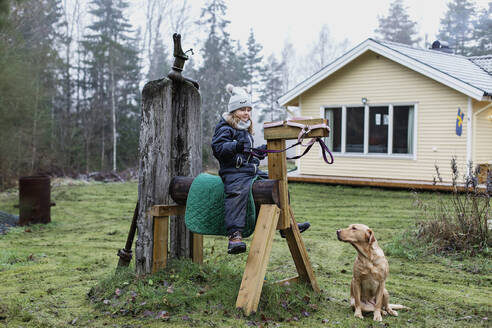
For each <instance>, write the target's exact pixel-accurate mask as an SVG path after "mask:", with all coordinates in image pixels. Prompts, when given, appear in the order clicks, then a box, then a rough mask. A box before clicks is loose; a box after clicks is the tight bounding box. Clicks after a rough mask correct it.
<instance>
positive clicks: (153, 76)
mask: <svg viewBox="0 0 492 328" xmlns="http://www.w3.org/2000/svg"><path fill="white" fill-rule="evenodd" d="M171 57H172V56H171V55H170V54H169V51H168V49H167V48H166V46H165V45H164V42H162V39H161V38H158V39H156V40H155V41H154V47H153V49H152V57H151V60H150V66H149V72H148V74H147V80H148V81H152V80H157V79H162V78H163V77H165V76H167V74H168V73H169V71H170V70H171V63H172V58H171ZM187 66H188V65H187Z"/></svg>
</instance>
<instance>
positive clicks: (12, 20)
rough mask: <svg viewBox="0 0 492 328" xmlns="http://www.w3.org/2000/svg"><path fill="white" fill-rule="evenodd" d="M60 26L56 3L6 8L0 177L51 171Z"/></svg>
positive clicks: (0, 59)
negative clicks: (57, 44) (0, 173)
mask: <svg viewBox="0 0 492 328" xmlns="http://www.w3.org/2000/svg"><path fill="white" fill-rule="evenodd" d="M59 20H60V7H59V3H58V1H56V0H41V1H33V0H32V1H23V2H20V3H16V4H15V5H13V6H12V7H11V11H10V15H9V21H8V22H6V24H4V25H3V26H2V29H1V30H0V89H1V90H4V92H3V93H2V95H1V96H0V117H1V118H0V153H1V155H0V172H2V175H3V176H10V175H12V174H16V175H17V176H19V175H22V174H35V173H37V172H39V171H40V170H50V169H51V168H50V166H51V163H52V161H53V157H52V154H51V152H50V149H49V145H50V130H51V127H50V113H51V109H52V106H53V99H54V96H55V92H56V80H57V79H56V67H57V64H58V59H59V57H58V54H57V52H56V41H57V38H58V33H57V31H56V26H57V24H58V23H59ZM4 115H5V116H4ZM4 147H5V148H4Z"/></svg>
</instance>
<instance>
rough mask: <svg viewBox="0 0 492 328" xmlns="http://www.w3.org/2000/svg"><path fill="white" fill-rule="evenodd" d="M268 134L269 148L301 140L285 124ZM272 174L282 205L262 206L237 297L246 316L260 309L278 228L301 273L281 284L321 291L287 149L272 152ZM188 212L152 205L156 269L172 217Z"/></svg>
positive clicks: (196, 251)
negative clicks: (293, 193)
mask: <svg viewBox="0 0 492 328" xmlns="http://www.w3.org/2000/svg"><path fill="white" fill-rule="evenodd" d="M296 122H297V123H301V124H305V125H316V124H320V123H325V124H326V120H323V119H313V120H302V121H296ZM264 134H265V139H266V140H267V148H268V149H273V150H282V149H285V148H286V145H285V141H286V140H288V139H297V137H298V134H299V129H298V128H295V127H291V126H287V125H284V126H279V127H274V128H269V129H266V130H265V133H264ZM326 136H327V130H324V129H316V130H313V131H311V132H310V133H309V134H308V135H307V137H326ZM268 177H269V179H273V180H277V181H278V191H279V203H280V207H279V206H277V205H275V204H262V205H261V207H260V212H259V214H258V219H257V221H256V227H255V232H254V235H253V240H252V242H251V246H250V250H249V254H248V258H247V261H246V267H245V270H244V274H243V279H242V282H241V287H240V288H239V293H238V296H237V300H236V307H237V308H240V309H242V310H243V311H244V313H245V314H246V315H249V314H251V313H253V312H256V310H257V309H258V303H259V301H260V296H261V290H262V288H263V282H264V277H265V273H266V268H267V265H268V260H269V258H270V252H271V250H272V245H273V237H274V234H275V231H276V230H283V231H284V233H285V237H286V240H287V245H288V247H289V250H290V253H291V255H292V258H293V260H294V264H295V266H296V269H297V273H298V276H296V277H293V278H288V279H284V280H282V281H280V283H285V282H298V281H299V282H304V283H307V284H309V285H310V286H311V288H312V289H313V290H314V291H315V292H319V287H318V283H317V281H316V277H315V275H314V272H313V269H312V266H311V263H310V261H309V257H308V254H307V251H306V247H305V246H304V242H303V240H302V237H301V234H300V232H299V228H298V226H297V222H296V220H295V218H294V213H293V211H292V208H291V207H290V204H289V194H288V185H287V158H286V154H285V152H281V153H269V154H268ZM184 212H185V206H183V205H155V206H153V207H152V208H151V217H153V220H154V245H153V262H152V271H153V272H156V271H158V270H160V269H163V268H165V267H166V265H167V256H168V254H167V250H168V246H167V245H168V225H169V216H173V215H184ZM192 243H193V245H192V260H193V262H195V263H200V264H201V263H203V236H202V235H198V234H193V237H192Z"/></svg>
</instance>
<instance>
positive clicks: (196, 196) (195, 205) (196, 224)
mask: <svg viewBox="0 0 492 328" xmlns="http://www.w3.org/2000/svg"><path fill="white" fill-rule="evenodd" d="M256 178H257V177H255V178H253V180H252V181H251V186H252V185H253V182H254V180H256ZM224 199H225V194H224V183H223V182H222V179H221V178H220V177H219V176H216V175H211V174H207V173H202V174H200V175H199V176H197V177H196V178H195V179H194V180H193V183H192V184H191V187H190V191H189V192H188V199H187V200H186V212H185V224H186V227H187V228H188V229H189V230H190V231H192V232H194V233H197V234H201V235H220V236H227V231H226V228H225V223H224V217H225V215H224ZM255 226H256V209H255V202H254V199H253V192H252V188H251V187H250V191H249V200H248V207H247V210H246V225H245V227H244V231H243V237H248V236H250V235H251V234H252V233H253V232H254V231H255Z"/></svg>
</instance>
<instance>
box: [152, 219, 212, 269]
mask: <svg viewBox="0 0 492 328" xmlns="http://www.w3.org/2000/svg"><path fill="white" fill-rule="evenodd" d="M168 229H169V216H155V217H154V249H153V261H152V273H154V272H157V271H159V270H162V269H164V268H165V267H166V266H167V255H168V239H169V230H168ZM191 238H192V248H191V253H192V254H191V259H192V261H193V262H194V263H197V264H203V235H199V234H192V237H191Z"/></svg>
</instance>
